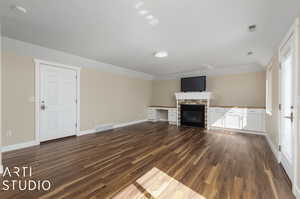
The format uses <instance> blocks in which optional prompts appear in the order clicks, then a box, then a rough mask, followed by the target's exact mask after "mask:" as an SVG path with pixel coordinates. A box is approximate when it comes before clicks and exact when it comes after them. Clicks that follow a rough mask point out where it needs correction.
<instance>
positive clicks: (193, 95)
mask: <svg viewBox="0 0 300 199" xmlns="http://www.w3.org/2000/svg"><path fill="white" fill-rule="evenodd" d="M175 96H176V100H210V99H211V98H212V97H213V95H212V93H211V92H181V93H175Z"/></svg>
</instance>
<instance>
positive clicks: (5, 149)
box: [0, 120, 147, 169]
mask: <svg viewBox="0 0 300 199" xmlns="http://www.w3.org/2000/svg"><path fill="white" fill-rule="evenodd" d="M146 121H147V120H136V121H131V122H127V123H121V124H118V125H112V128H111V129H103V130H102V131H108V130H112V129H116V128H121V127H126V126H130V125H134V124H139V123H143V122H146ZM102 131H101V130H96V129H88V130H84V131H79V132H78V134H77V136H81V135H87V134H91V133H98V132H102ZM37 145H40V143H39V142H37V141H30V142H24V143H19V144H14V145H8V146H4V147H1V151H2V152H8V151H14V150H18V149H24V148H28V147H32V146H37ZM0 166H1V165H0ZM0 169H1V168H0Z"/></svg>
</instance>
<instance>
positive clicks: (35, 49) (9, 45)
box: [2, 37, 153, 80]
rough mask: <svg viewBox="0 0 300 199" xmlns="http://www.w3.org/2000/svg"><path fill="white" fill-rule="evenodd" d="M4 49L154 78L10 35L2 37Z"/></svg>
mask: <svg viewBox="0 0 300 199" xmlns="http://www.w3.org/2000/svg"><path fill="white" fill-rule="evenodd" d="M2 51H3V52H8V53H14V54H16V55H19V56H28V57H35V58H37V59H42V60H51V61H53V62H57V63H64V64H66V65H72V66H81V67H87V68H95V69H100V70H103V71H107V72H112V73H116V74H121V75H126V76H129V77H137V78H142V79H146V80H152V79H153V76H152V75H149V74H146V73H143V72H138V71H134V70H130V69H127V68H123V67H119V66H115V65H112V64H107V63H103V62H99V61H96V60H92V59H87V58H84V57H80V56H77V55H73V54H70V53H66V52H63V51H59V50H54V49H50V48H45V47H42V46H38V45H34V44H31V43H27V42H23V41H20V40H16V39H12V38H8V37H2Z"/></svg>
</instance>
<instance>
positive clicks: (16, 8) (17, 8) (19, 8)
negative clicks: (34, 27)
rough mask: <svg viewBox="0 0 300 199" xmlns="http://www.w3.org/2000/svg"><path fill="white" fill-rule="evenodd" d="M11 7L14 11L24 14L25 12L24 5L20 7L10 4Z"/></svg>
mask: <svg viewBox="0 0 300 199" xmlns="http://www.w3.org/2000/svg"><path fill="white" fill-rule="evenodd" d="M11 8H12V10H15V11H18V12H22V13H24V14H26V13H27V10H26V8H24V7H22V6H17V5H14V6H12V7H11Z"/></svg>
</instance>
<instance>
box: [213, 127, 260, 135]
mask: <svg viewBox="0 0 300 199" xmlns="http://www.w3.org/2000/svg"><path fill="white" fill-rule="evenodd" d="M208 128H209V130H220V131H231V132H235V133H245V134H253V135H262V136H265V135H266V134H265V133H264V132H257V131H246V130H241V129H227V128H218V127H213V126H209V127H208Z"/></svg>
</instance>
